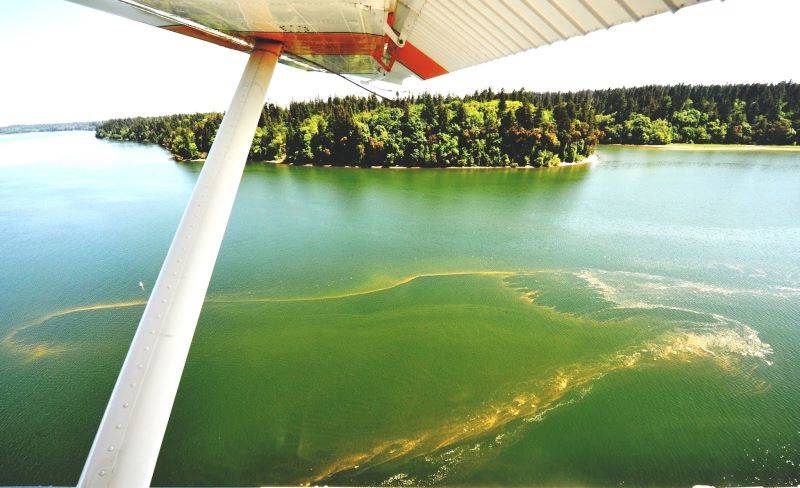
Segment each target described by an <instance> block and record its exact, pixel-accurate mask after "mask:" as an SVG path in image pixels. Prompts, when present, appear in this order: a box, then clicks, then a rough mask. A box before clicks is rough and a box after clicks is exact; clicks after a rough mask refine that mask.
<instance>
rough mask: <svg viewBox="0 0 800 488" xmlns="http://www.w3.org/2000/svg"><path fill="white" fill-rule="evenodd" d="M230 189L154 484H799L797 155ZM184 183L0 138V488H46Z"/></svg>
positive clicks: (99, 390) (110, 153)
mask: <svg viewBox="0 0 800 488" xmlns="http://www.w3.org/2000/svg"><path fill="white" fill-rule="evenodd" d="M600 158H601V162H600V163H598V164H592V165H582V166H573V167H565V168H558V169H552V170H493V171H482V170H475V171H459V170H358V169H326V168H304V167H302V168H289V167H276V166H253V167H249V168H248V170H247V172H246V173H245V176H244V179H243V181H242V186H241V190H240V193H239V197H238V200H237V203H236V208H235V210H234V213H233V216H232V219H231V223H230V226H229V229H228V233H227V236H226V239H225V242H224V244H223V247H222V251H221V255H220V259H219V261H218V265H217V269H216V272H215V275H214V277H213V279H212V283H211V287H210V290H209V296H208V300H207V302H206V305H205V308H204V310H203V314H202V316H201V319H200V324H199V327H198V330H197V335H196V336H195V340H194V343H193V346H192V350H191V353H190V355H189V359H188V363H187V367H186V370H185V373H184V376H183V380H182V383H181V387H180V390H179V392H178V398H177V400H176V403H175V408H174V410H173V414H172V418H171V421H170V425H169V428H168V431H167V434H166V438H165V441H164V445H163V448H162V452H161V457H160V459H159V462H158V466H157V470H156V475H155V479H154V483H155V484H158V485H264V484H267V485H269V484H297V483H311V484H314V483H319V484H331V485H342V484H347V485H411V484H414V485H417V484H423V485H433V484H445V485H481V486H483V485H548V486H551V485H577V484H580V485H597V486H607V485H623V484H624V485H653V486H655V485H657V486H665V485H675V486H682V485H690V484H694V483H708V484H718V485H731V484H764V485H789V484H797V483H798V482H800V408H798V405H800V153H795V152H769V151H752V152H721V151H702V150H698V151H664V150H653V149H635V148H617V147H606V148H602V149H601V151H600ZM198 171H199V167H198V166H192V165H185V164H176V163H173V162H171V161H170V160H169V158H168V155H167V154H166V153H165V152H164V151H162V150H161V149H159V148H157V147H152V146H142V145H136V144H130V143H114V142H108V141H98V140H95V139H94V138H93V137H92V134H91V133H82V132H74V133H58V134H23V135H15V136H0V256H1V257H0V336H1V337H2V339H1V341H2V342H0V484H70V483H75V482H76V481H77V478H78V475H79V473H80V470H81V467H82V465H83V461H84V459H85V456H86V454H87V452H88V450H89V447H90V445H91V442H92V438H93V436H94V433H95V430H96V428H97V425H98V423H99V420H100V417H101V415H102V413H103V409H104V407H105V403H106V401H107V399H108V396H109V394H110V391H111V388H112V386H113V383H114V380H115V378H116V374H117V372H118V370H119V367H120V365H121V363H122V360H123V358H124V355H125V352H126V350H127V347H128V344H129V342H130V339H131V337H132V335H133V331H134V329H135V327H136V324H137V322H138V318H139V316H140V314H141V312H142V310H143V305H142V302H143V301H144V300H146V298H147V293H146V292H143V291H142V290H141V289H139V287H138V282H139V281H142V282H144V284H145V286H146V288H147V290H148V291H149V289H150V286H152V284H153V282H154V280H155V277H156V275H157V273H158V270H159V267H160V263H161V260H162V259H163V256H164V254H165V253H166V250H167V247H168V246H169V242H170V239H171V236H172V232H173V231H174V228H175V227H176V225H177V221H178V219H179V218H180V215H181V212H182V209H183V205H184V203H185V201H186V199H187V197H188V195H189V193H190V191H191V187H192V185H193V182H194V180H195V178H196V176H197V173H198Z"/></svg>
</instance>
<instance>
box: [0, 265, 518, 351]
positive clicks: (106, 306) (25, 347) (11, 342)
mask: <svg viewBox="0 0 800 488" xmlns="http://www.w3.org/2000/svg"><path fill="white" fill-rule="evenodd" d="M513 274H515V272H514V271H480V270H478V271H472V270H470V271H448V272H442V273H416V274H412V275H409V276H406V277H404V278H400V279H397V280H394V281H391V282H389V283H388V284H387V285H383V286H379V287H375V288H370V289H366V290H361V291H354V292H346V293H339V294H332V295H320V296H311V297H303V296H299V297H224V296H221V297H210V298H208V299H206V302H207V303H281V302H311V301H321V300H336V299H341V298H351V297H358V296H365V295H370V294H373V293H378V292H382V291H387V290H391V289H393V288H397V287H398V286H402V285H406V284H408V283H411V282H412V281H414V280H417V279H421V278H434V277H444V276H470V275H480V276H498V277H508V276H511V275H513ZM146 304H147V301H146V300H129V301H122V302H111V303H97V304H92V305H84V306H78V307H70V308H64V309H61V310H56V311H54V312H50V313H48V314H46V315H43V316H41V317H39V318H37V319H35V320H33V321H31V322H27V323H25V324H22V325H20V326H17V327H14V328H12V329H11V331H9V333H8V334H6V335H5V336H4V337H3V339H2V340H1V341H0V344H2V345H3V346H5V347H7V348H9V349H12V350H14V351H16V352H19V353H23V354H26V355H28V356H29V359H31V360H36V359H40V358H43V357H45V356H49V355H52V354H58V353H61V352H64V351H66V350H67V347H65V346H54V345H48V344H45V343H41V342H40V343H33V344H26V343H24V342H21V341H18V340H15V338H16V336H17V335H18V334H19V333H20V332H22V331H24V330H26V329H29V328H31V327H36V326H39V325H42V324H44V323H45V322H47V321H49V320H52V319H55V318H59V317H64V316H66V315H71V314H75V313H82V312H92V311H97V310H110V309H116V308H127V307H136V306H143V305H146Z"/></svg>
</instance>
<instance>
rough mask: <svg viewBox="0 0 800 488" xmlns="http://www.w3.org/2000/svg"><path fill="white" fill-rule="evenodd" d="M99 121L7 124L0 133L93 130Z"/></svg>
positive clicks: (1, 128)
mask: <svg viewBox="0 0 800 488" xmlns="http://www.w3.org/2000/svg"><path fill="white" fill-rule="evenodd" d="M99 124H100V122H62V123H58V124H29V125H8V126H6V127H0V134H21V133H23V132H58V131H64V130H95V129H96V128H97V126H98V125H99Z"/></svg>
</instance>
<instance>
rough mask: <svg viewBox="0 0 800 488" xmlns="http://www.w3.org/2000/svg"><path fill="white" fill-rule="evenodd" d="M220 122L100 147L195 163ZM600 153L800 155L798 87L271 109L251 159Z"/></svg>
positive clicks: (157, 120) (179, 121) (503, 160)
mask: <svg viewBox="0 0 800 488" xmlns="http://www.w3.org/2000/svg"><path fill="white" fill-rule="evenodd" d="M221 120H222V115H221V114H216V113H213V114H194V115H172V116H165V117H148V118H133V119H118V120H110V121H107V122H105V123H103V124H101V125H100V126H98V128H97V137H100V138H109V139H119V140H133V141H140V142H152V143H155V144H159V145H161V146H163V147H165V148H167V149H168V150H169V151H170V152H172V154H174V155H175V156H176V158H178V159H182V160H185V159H196V158H203V157H205V155H206V154H207V152H208V150H209V148H210V147H211V143H212V142H213V139H214V134H216V131H217V128H218V127H219V124H220V122H221ZM598 142H602V143H624V144H669V143H672V142H683V143H719V144H791V145H796V144H800V85H797V84H794V83H780V84H776V85H764V84H752V85H724V86H723V85H717V86H690V85H677V86H646V87H638V88H618V89H609V90H595V91H589V90H587V91H580V92H573V93H533V92H528V91H522V90H520V91H513V92H502V91H501V92H499V93H497V92H493V91H492V90H485V91H482V92H478V93H475V94H473V95H470V96H467V97H442V96H433V95H420V96H414V97H409V98H405V99H399V100H380V99H378V98H377V97H374V96H372V97H344V98H331V99H328V100H324V101H323V100H315V101H311V102H297V103H293V104H291V105H290V106H289V107H288V108H281V107H277V106H275V105H271V104H268V105H266V106H265V107H264V110H263V111H262V114H261V120H260V122H259V125H258V129H257V130H256V134H255V137H254V138H253V145H252V147H251V150H250V156H249V157H250V159H251V160H276V159H281V158H285V159H286V161H288V162H291V163H297V164H306V163H312V164H323V165H325V164H330V165H335V166H344V165H353V166H374V165H379V166H397V165H399V166H422V167H445V166H553V165H557V164H559V163H560V162H573V161H578V160H580V159H583V158H584V157H586V156H588V155H589V154H591V153H592V152H593V151H594V148H595V146H596V145H597V144H598Z"/></svg>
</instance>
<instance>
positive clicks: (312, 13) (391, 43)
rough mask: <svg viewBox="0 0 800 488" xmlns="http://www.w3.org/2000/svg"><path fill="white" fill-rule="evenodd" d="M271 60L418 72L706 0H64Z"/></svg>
mask: <svg viewBox="0 0 800 488" xmlns="http://www.w3.org/2000/svg"><path fill="white" fill-rule="evenodd" d="M71 1H73V2H75V3H79V4H82V5H86V6H89V7H94V8H97V9H100V10H104V11H106V12H110V13H113V14H116V15H120V16H123V17H126V18H129V19H132V20H136V21H140V22H144V23H147V24H150V25H153V26H156V27H160V28H163V29H168V30H171V31H174V32H178V33H181V34H185V35H188V36H192V37H197V38H200V39H203V40H205V41H209V42H212V43H214V44H218V45H221V46H225V47H229V48H232V49H238V50H241V51H250V50H251V49H252V47H253V44H254V43H255V42H256V41H257V40H258V39H269V40H275V41H280V42H281V43H282V44H283V53H284V54H283V56H282V59H281V62H283V63H285V64H289V65H291V66H294V67H297V68H301V69H307V70H319V69H324V70H328V71H333V72H336V73H341V74H345V73H346V74H358V75H362V76H367V77H372V78H383V79H386V80H387V81H396V82H397V81H401V80H402V79H404V78H406V77H407V76H411V75H416V76H417V77H419V78H422V79H428V78H433V77H435V76H439V75H442V74H445V73H449V72H452V71H456V70H459V69H462V68H466V67H469V66H473V65H476V64H480V63H483V62H486V61H490V60H492V59H497V58H501V57H504V56H508V55H510V54H514V53H518V52H522V51H526V50H528V49H533V48H536V47H539V46H543V45H546V44H552V43H554V42H557V41H561V40H565V39H569V38H570V37H575V36H581V35H584V34H587V33H589V32H592V31H596V30H601V29H607V28H609V27H612V26H614V25H618V24H623V23H626V22H634V21H637V20H639V19H641V18H644V17H648V16H651V15H656V14H660V13H663V12H668V11H672V12H674V11H676V10H678V9H681V8H683V7H686V6H689V5H694V4H697V3H701V2H703V1H706V0H71Z"/></svg>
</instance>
